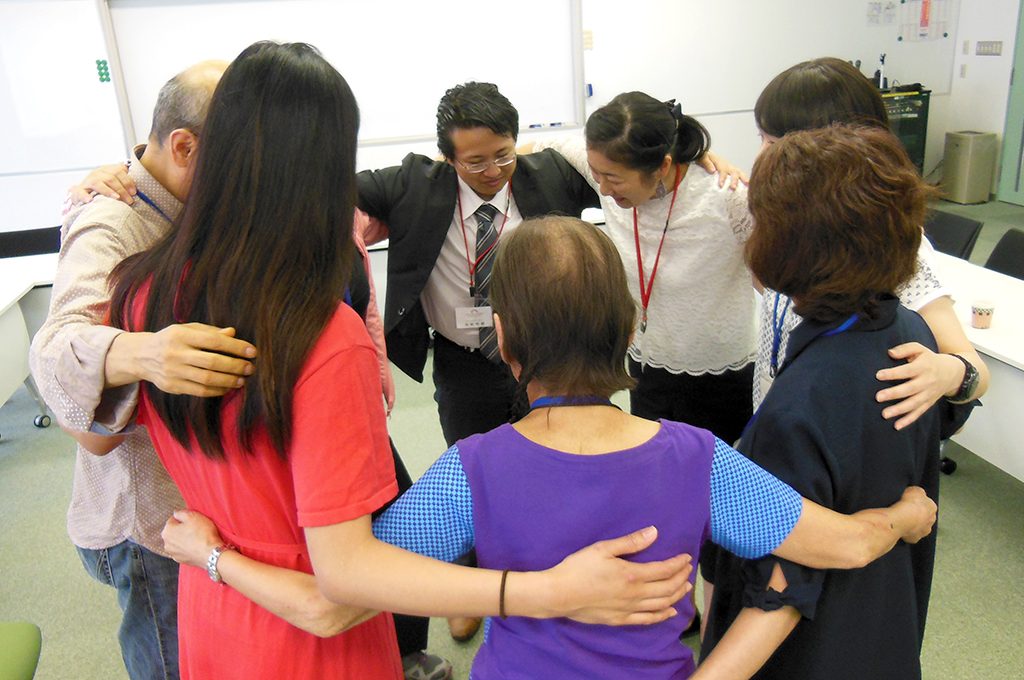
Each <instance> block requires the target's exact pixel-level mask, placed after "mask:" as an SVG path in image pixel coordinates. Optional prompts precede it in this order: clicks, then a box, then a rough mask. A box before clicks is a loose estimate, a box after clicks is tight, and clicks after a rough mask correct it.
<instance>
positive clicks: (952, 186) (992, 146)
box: [942, 130, 996, 203]
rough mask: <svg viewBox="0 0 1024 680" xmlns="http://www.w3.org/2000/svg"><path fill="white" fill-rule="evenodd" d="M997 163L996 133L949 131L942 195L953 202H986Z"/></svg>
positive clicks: (947, 134) (944, 160)
mask: <svg viewBox="0 0 1024 680" xmlns="http://www.w3.org/2000/svg"><path fill="white" fill-rule="evenodd" d="M995 166H996V134H995V133H994V132H974V131H971V130H963V131H961V132H947V133H946V155H945V157H944V158H943V172H942V190H943V198H945V199H946V200H947V201H953V202H954V203H985V202H987V201H988V197H989V193H990V192H991V191H992V175H993V173H994V172H995Z"/></svg>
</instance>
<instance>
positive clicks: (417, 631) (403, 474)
mask: <svg viewBox="0 0 1024 680" xmlns="http://www.w3.org/2000/svg"><path fill="white" fill-rule="evenodd" d="M389 441H390V440H389ZM390 443H391V457H392V458H393V459H394V461H395V479H396V481H397V482H398V495H399V496H401V495H402V494H403V493H404V492H405V490H406V489H408V488H409V487H410V486H412V477H410V476H409V471H408V470H407V469H406V468H405V463H403V462H402V458H401V456H399V455H398V449H397V448H395V442H393V441H391V442H390ZM397 497H398V496H396V497H395V498H397ZM394 502H395V499H392V500H390V501H388V503H386V504H385V505H384V506H383V507H381V508H380V509H379V510H377V511H376V512H374V513H373V517H374V518H376V517H377V516H378V515H380V514H381V513H382V512H384V511H385V510H387V509H388V508H389V507H390V506H391V504H392V503H394ZM394 619H395V637H396V638H398V653H399V654H401V655H402V656H405V655H406V654H414V653H415V652H419V651H422V650H424V649H426V648H427V631H428V628H429V626H430V619H428V618H426V617H423V616H408V615H406V614H395V615H394Z"/></svg>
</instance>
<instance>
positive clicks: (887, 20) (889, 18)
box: [867, 0, 897, 27]
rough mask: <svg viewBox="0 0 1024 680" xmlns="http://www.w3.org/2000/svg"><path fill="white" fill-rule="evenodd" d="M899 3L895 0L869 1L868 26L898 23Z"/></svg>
mask: <svg viewBox="0 0 1024 680" xmlns="http://www.w3.org/2000/svg"><path fill="white" fill-rule="evenodd" d="M896 9H897V4H896V2H895V1H894V0H887V1H886V2H869V3H868V11H867V22H868V26H869V27H871V26H892V25H893V24H895V23H896Z"/></svg>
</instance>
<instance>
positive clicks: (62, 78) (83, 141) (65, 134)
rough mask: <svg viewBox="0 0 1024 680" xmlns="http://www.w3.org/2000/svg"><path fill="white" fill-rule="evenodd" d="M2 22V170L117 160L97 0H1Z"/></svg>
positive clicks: (6, 172) (37, 170)
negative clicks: (102, 74) (101, 63)
mask: <svg viewBox="0 0 1024 680" xmlns="http://www.w3.org/2000/svg"><path fill="white" fill-rule="evenodd" d="M0 26H2V27H3V28H2V40H0V130H3V135H0V175H16V174H23V173H43V172H50V171H54V170H61V169H65V168H69V167H92V166H94V165H95V164H97V163H100V162H102V161H105V160H107V159H109V158H111V157H113V158H114V160H118V159H119V158H120V157H121V156H122V154H123V150H122V146H123V145H122V143H121V135H120V120H119V119H118V112H117V99H116V96H115V92H114V85H113V83H111V82H101V81H100V78H99V71H98V70H97V63H96V62H97V60H106V58H107V53H106V48H105V47H104V44H103V35H102V33H101V32H100V26H99V21H98V19H97V16H96V9H95V7H93V4H92V3H91V2H88V1H83V0H62V1H57V0H42V1H40V0H31V1H28V0H24V1H20V2H15V1H11V0H0ZM108 162H109V161H108Z"/></svg>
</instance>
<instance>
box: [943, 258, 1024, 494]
mask: <svg viewBox="0 0 1024 680" xmlns="http://www.w3.org/2000/svg"><path fill="white" fill-rule="evenodd" d="M935 256H936V266H937V269H938V274H939V278H940V279H941V280H942V282H943V284H944V285H946V286H947V287H948V288H949V289H950V290H951V291H952V293H953V299H954V301H955V305H954V308H955V310H956V315H957V317H958V318H959V319H960V322H961V323H962V324H963V327H964V330H965V331H966V332H967V337H968V338H969V339H970V341H971V343H973V344H974V347H975V349H977V350H978V353H979V354H981V355H982V358H983V359H984V360H985V363H986V364H987V365H988V367H989V371H990V372H991V374H992V382H991V385H990V386H989V389H988V392H987V393H986V394H985V396H984V397H982V398H981V402H982V404H984V406H982V407H981V408H976V409H975V410H974V413H973V414H971V417H970V419H969V420H968V421H967V425H966V426H965V427H964V429H963V430H961V431H960V433H958V434H956V435H955V436H954V437H953V440H954V441H956V443H958V444H960V445H961V446H963V447H964V448H966V449H967V450H969V451H971V452H972V453H974V454H976V455H978V456H981V457H982V458H984V459H985V460H987V461H988V462H990V463H992V464H993V465H995V466H997V467H999V468H1000V469H1002V470H1003V471H1005V472H1007V473H1009V474H1011V475H1013V476H1014V477H1016V478H1017V479H1019V480H1021V481H1024V281H1022V280H1020V279H1016V278H1013V277H1012V276H1006V275H1004V274H1000V273H998V272H993V271H990V270H988V269H985V268H984V267H979V266H977V265H974V264H971V263H970V262H967V261H965V260H961V259H959V258H956V257H951V256H949V255H944V254H942V253H936V254H935ZM977 300H989V301H991V302H992V303H993V304H994V305H995V313H994V314H993V316H992V327H991V328H987V329H985V330H979V329H977V328H972V327H971V303H972V302H973V301H977Z"/></svg>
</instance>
